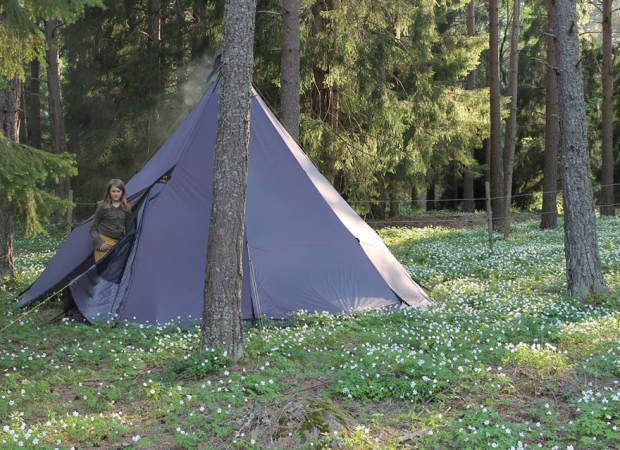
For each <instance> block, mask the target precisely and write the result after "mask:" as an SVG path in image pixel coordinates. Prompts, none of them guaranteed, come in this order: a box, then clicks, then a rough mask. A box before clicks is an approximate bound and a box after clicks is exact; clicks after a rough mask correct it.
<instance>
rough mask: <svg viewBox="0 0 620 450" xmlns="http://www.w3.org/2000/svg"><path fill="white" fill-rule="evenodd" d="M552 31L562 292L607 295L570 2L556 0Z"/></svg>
mask: <svg viewBox="0 0 620 450" xmlns="http://www.w3.org/2000/svg"><path fill="white" fill-rule="evenodd" d="M554 30H555V33H554V34H555V43H556V47H555V48H556V58H557V68H558V69H557V74H558V100H559V101H558V105H559V116H560V130H561V134H562V146H561V147H562V191H563V195H564V235H565V237H564V250H565V253H566V277H567V291H568V295H570V296H573V297H580V298H583V297H585V296H586V295H588V294H590V293H606V292H608V290H607V287H606V286H605V282H604V280H603V274H602V272H601V265H600V259H599V252H598V243H597V239H596V223H595V217H594V201H593V194H592V184H591V174H590V156H589V153H588V140H587V133H586V109H585V101H584V91H583V82H582V75H581V71H580V68H579V62H580V56H579V31H578V24H577V12H576V7H575V3H574V2H572V1H571V0H556V21H555V27H554Z"/></svg>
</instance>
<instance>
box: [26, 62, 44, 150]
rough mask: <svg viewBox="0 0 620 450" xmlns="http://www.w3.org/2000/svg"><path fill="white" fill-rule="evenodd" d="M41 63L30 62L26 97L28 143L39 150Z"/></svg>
mask: <svg viewBox="0 0 620 450" xmlns="http://www.w3.org/2000/svg"><path fill="white" fill-rule="evenodd" d="M40 68H41V63H40V62H39V60H38V59H33V60H32V61H31V62H30V95H29V97H28V142H29V143H30V145H31V146H32V147H34V148H41V78H40V77H41V74H40Z"/></svg>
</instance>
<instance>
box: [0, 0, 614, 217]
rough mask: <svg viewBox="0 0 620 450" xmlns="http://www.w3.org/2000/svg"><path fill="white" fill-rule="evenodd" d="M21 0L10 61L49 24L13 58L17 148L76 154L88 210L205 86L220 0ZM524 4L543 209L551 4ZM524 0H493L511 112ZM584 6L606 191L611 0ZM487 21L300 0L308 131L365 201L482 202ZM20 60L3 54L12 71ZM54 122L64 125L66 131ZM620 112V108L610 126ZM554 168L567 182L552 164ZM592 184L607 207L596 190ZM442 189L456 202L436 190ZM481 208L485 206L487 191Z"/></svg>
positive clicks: (266, 50) (522, 200)
mask: <svg viewBox="0 0 620 450" xmlns="http://www.w3.org/2000/svg"><path fill="white" fill-rule="evenodd" d="M11 3H18V2H6V5H5V6H4V10H3V11H0V13H1V15H2V23H3V28H0V29H2V37H3V39H4V42H3V44H4V49H3V52H4V53H5V55H3V56H5V57H4V58H3V59H5V62H6V61H9V60H11V58H10V56H11V55H8V56H7V53H10V51H11V46H10V36H11V34H12V33H14V32H15V30H18V29H20V27H21V28H22V29H26V28H27V27H32V26H36V27H39V29H40V33H39V34H38V35H37V34H36V33H31V31H32V30H28V33H31V35H32V36H35V38H36V36H39V38H40V39H42V40H43V39H44V40H45V42H43V41H42V42H40V43H38V44H37V45H38V47H37V45H33V46H32V48H33V49H34V50H33V51H32V52H30V53H28V52H26V51H22V52H21V55H20V58H18V60H21V65H19V67H17V68H16V69H15V70H18V71H22V73H23V76H21V77H20V78H21V79H23V80H26V81H25V82H16V81H14V80H17V79H11V78H5V79H4V86H3V87H5V88H7V89H5V90H3V91H4V92H6V93H7V94H5V95H4V97H10V93H11V90H12V91H13V92H14V93H15V94H14V95H15V97H16V101H17V102H18V104H19V105H20V106H19V107H18V111H19V122H20V126H19V142H21V143H24V144H27V145H29V146H32V147H35V148H42V149H45V150H51V151H52V152H53V153H63V152H65V151H66V152H68V153H70V154H73V155H75V160H76V162H77V173H76V174H75V175H74V176H73V177H72V178H71V180H70V183H69V182H68V181H66V179H65V181H61V182H60V183H59V184H58V186H57V187H56V191H57V193H59V194H60V196H61V197H63V198H66V192H67V191H68V189H69V188H71V189H73V191H74V201H75V203H76V208H77V209H76V217H77V218H78V219H83V218H85V217H87V216H88V215H90V214H91V213H92V210H93V208H94V203H95V202H96V201H97V200H99V199H100V198H101V197H102V195H103V192H102V189H103V187H104V186H105V185H106V183H107V181H108V180H109V179H110V178H115V177H118V178H121V179H124V180H128V179H129V178H131V176H132V175H133V174H134V173H135V172H136V171H137V170H139V169H140V167H141V166H142V165H143V164H144V163H145V162H146V161H147V159H148V158H149V157H150V156H151V155H152V154H153V153H154V152H155V151H156V150H157V148H158V147H159V146H160V145H161V144H162V143H163V142H164V141H165V139H166V138H167V137H168V136H169V135H170V133H171V132H172V131H173V130H174V129H175V127H176V125H177V124H178V123H180V122H181V121H182V119H183V118H184V116H185V115H186V114H187V112H188V111H189V110H190V109H191V107H192V106H193V105H194V104H195V103H196V102H197V101H198V99H199V98H200V97H201V95H202V93H203V92H204V90H205V88H206V86H207V76H208V74H209V72H210V70H211V61H212V58H213V56H214V55H215V54H216V52H217V51H218V50H219V49H220V48H221V45H222V15H223V10H224V1H211V0H123V1H120V0H105V1H102V2H99V1H92V0H91V1H83V2H78V3H76V2H72V3H66V4H65V2H37V3H39V6H37V7H34V6H33V7H30V8H29V7H28V2H26V3H25V4H24V5H25V6H24V5H22V13H24V14H27V17H25V18H24V19H23V20H22V21H21V22H20V21H18V20H15V17H16V15H15V14H14V12H15V11H11V10H10V8H9V7H10V5H11ZM47 3H49V4H50V5H51V4H54V8H57V10H55V11H53V13H51V12H50V10H49V8H51V6H50V7H49V8H48V11H47V14H46V10H45V8H43V7H42V6H41V5H42V4H43V5H45V4H47ZM63 5H64V6H63ZM76 5H78V6H76ZM48 6H49V5H48ZM520 6H521V11H520V19H519V21H518V23H519V24H520V30H517V32H518V35H519V40H518V41H519V43H518V48H519V54H518V63H519V69H518V84H517V86H518V87H517V92H518V95H517V99H518V103H517V105H516V106H517V109H516V111H517V117H516V123H517V126H516V140H515V160H514V170H513V173H514V176H513V180H512V193H513V194H514V193H517V194H518V196H517V197H516V198H514V199H513V205H514V206H517V207H520V208H527V209H531V210H536V211H538V210H540V209H541V205H542V192H543V179H544V170H545V169H544V167H545V166H544V158H545V125H546V118H547V114H546V104H545V102H546V99H547V96H546V91H547V84H546V83H547V81H546V73H547V67H548V64H547V38H548V35H549V32H548V31H549V28H548V20H547V5H546V3H544V2H539V1H529V0H528V1H526V2H523V3H521V4H520ZM65 7H66V8H67V10H66V11H64V10H63V8H65ZM513 7H514V4H513V3H512V2H509V1H503V2H500V4H499V43H498V45H499V57H500V89H501V92H502V93H503V96H502V98H503V100H502V110H503V113H502V114H503V119H506V118H508V114H509V111H510V105H509V101H510V96H508V95H506V94H507V93H508V91H507V90H508V88H509V86H508V84H509V74H510V72H511V71H510V67H509V64H510V63H509V55H510V50H511V40H510V37H511V28H512V17H513V12H514V10H513ZM578 9H579V14H580V27H581V51H582V60H581V63H580V66H581V69H582V73H583V77H584V88H585V95H586V107H587V117H588V140H589V146H590V153H591V169H592V174H593V178H594V181H595V183H598V184H599V185H600V184H601V183H600V180H601V167H602V157H601V140H602V131H601V130H602V114H601V110H602V108H601V105H602V98H603V95H602V77H601V71H602V69H601V66H602V64H603V62H602V61H603V45H602V38H601V20H602V19H601V17H602V10H603V6H602V3H601V4H598V3H596V2H591V3H582V4H579V5H578ZM281 11H282V5H281V2H279V1H274V0H260V1H259V2H258V6H257V14H256V33H255V70H254V86H255V88H256V90H257V92H259V94H260V95H261V96H262V97H263V98H264V99H265V101H266V102H267V103H268V104H269V105H270V107H271V108H272V109H274V110H275V111H276V113H279V105H280V93H281V89H280V88H281V64H282V63H281V61H282V51H281V48H282V46H281V35H282V17H281V16H282V14H281ZM468 15H469V23H470V28H469V30H468ZM52 16H54V18H53V19H50V18H49V17H52ZM11 20H12V21H13V22H11ZM24 23H28V25H27V26H26V25H24ZM472 23H475V26H474V27H473V28H472V25H471V24H472ZM613 23H614V21H612V24H613ZM488 26H489V22H488V5H487V4H484V3H479V4H476V3H474V2H471V3H470V2H465V1H440V2H435V1H427V0H423V1H418V2H410V1H398V2H397V1H393V0H377V1H356V2H340V1H339V0H319V1H313V2H308V1H302V2H301V4H300V131H299V142H300V144H301V146H302V148H304V150H305V151H306V152H307V153H308V155H309V156H310V157H311V159H312V160H313V162H314V163H315V164H316V165H317V166H318V168H319V169H320V170H321V172H322V173H323V174H324V175H325V176H326V177H327V178H328V179H329V180H330V181H331V182H332V183H333V184H334V186H335V187H336V188H337V189H338V191H339V192H340V193H341V194H342V195H343V196H344V198H345V199H347V200H348V201H349V202H350V203H351V204H352V205H353V206H354V207H355V208H356V209H357V210H358V212H360V213H361V214H363V215H366V217H373V218H379V219H381V218H384V217H386V216H395V215H399V214H401V213H402V211H401V208H402V207H403V206H409V204H411V205H412V206H420V205H423V206H424V207H425V208H426V209H436V208H451V209H457V208H458V209H464V210H471V209H472V206H473V204H472V203H471V202H469V203H468V202H465V201H463V200H464V198H465V197H466V196H467V195H469V198H472V197H473V198H478V199H480V198H482V197H484V181H485V179H486V180H488V179H489V177H491V174H490V170H491V169H492V166H491V165H490V164H489V162H490V145H489V144H488V138H489V134H490V114H489V88H488V87H487V86H488V82H487V78H488V77H487V67H488V64H487V53H488V52H487V49H488V46H489V37H488V33H487V31H488ZM11 27H13V28H11ZM7 42H8V44H9V45H7ZM614 45H615V44H614ZM7 48H8V50H7ZM37 48H38V49H39V50H37ZM42 48H44V49H45V53H44V54H43V53H42V52H41V50H40V49H42ZM17 53H19V51H18V52H17ZM13 60H15V58H13ZM613 67H615V61H614V66H613ZM10 69H11V67H7V66H6V64H5V63H3V73H4V74H5V75H6V74H7V73H11V71H10ZM615 72H616V71H615V70H612V71H611V73H612V74H613V73H615ZM46 75H47V76H46ZM55 78H57V80H58V81H57V82H55ZM468 80H469V82H468ZM55 84H56V85H57V86H58V88H55V86H54V85H55ZM614 86H615V87H614V88H613V89H614V94H615V92H616V91H617V90H618V83H614ZM613 97H615V95H613ZM58 116H60V118H59V117H58ZM59 120H60V122H62V126H63V127H64V129H63V130H62V133H60V132H59V131H58V130H57V129H56V131H55V129H54V127H58V122H59ZM618 120H619V118H618V114H617V113H615V112H614V113H613V125H612V129H613V134H614V135H615V136H617V134H618V130H620V127H619V124H618ZM502 124H503V126H504V127H505V126H506V125H505V124H504V121H503V120H502ZM5 128H6V127H5ZM64 130H66V131H64ZM63 134H64V137H63ZM613 142H618V139H617V138H616V139H613ZM613 153H614V154H615V153H617V152H616V151H615V150H614V152H613ZM613 161H614V164H613V167H614V172H616V173H617V170H618V169H617V164H616V163H615V157H614V158H613ZM552 177H553V178H555V179H556V180H555V181H556V186H557V183H558V182H559V180H558V176H557V172H556V173H555V174H553V176H552ZM614 178H615V179H617V176H616V177H614ZM468 180H469V181H468ZM471 180H474V181H473V184H472V181H471ZM63 183H64V185H63ZM468 183H469V184H468ZM604 184H605V183H604ZM607 184H609V183H607ZM467 186H473V189H474V192H473V195H472V194H471V193H469V194H468V192H467ZM595 186H596V184H595ZM470 189H471V188H470ZM558 189H559V187H558ZM545 190H546V191H548V190H549V189H545ZM494 195H496V194H494ZM595 195H596V196H597V200H596V201H595V203H597V204H600V189H596V188H595ZM560 198H561V197H560ZM421 199H429V200H438V201H437V202H434V201H427V202H420V200H421ZM447 199H459V200H458V201H457V200H451V201H441V200H447ZM410 202H411V203H410ZM556 203H557V202H556ZM607 203H609V202H607ZM613 203H614V204H615V203H616V201H615V200H613ZM476 206H477V208H478V209H482V208H483V203H482V201H478V202H477V203H476Z"/></svg>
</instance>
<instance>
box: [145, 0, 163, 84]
mask: <svg viewBox="0 0 620 450" xmlns="http://www.w3.org/2000/svg"><path fill="white" fill-rule="evenodd" d="M161 9H162V5H161V0H149V1H148V22H147V26H148V29H147V34H148V38H149V40H148V45H147V47H148V57H149V64H150V67H151V68H152V70H153V71H154V73H155V78H156V83H155V88H154V90H155V92H156V93H157V94H159V92H160V88H161V83H162V80H161V64H160V55H159V46H160V43H161Z"/></svg>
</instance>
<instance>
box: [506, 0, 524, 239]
mask: <svg viewBox="0 0 620 450" xmlns="http://www.w3.org/2000/svg"><path fill="white" fill-rule="evenodd" d="M520 12H521V1H520V0H514V1H513V7H512V35H511V36H510V69H509V70H510V73H509V76H508V95H510V114H509V115H508V118H507V119H506V135H505V136H504V137H505V140H504V186H505V187H504V195H505V196H506V198H505V199H504V239H508V237H509V236H510V206H511V197H512V169H513V166H514V161H515V146H516V142H517V93H518V89H517V88H518V75H519V19H520Z"/></svg>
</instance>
